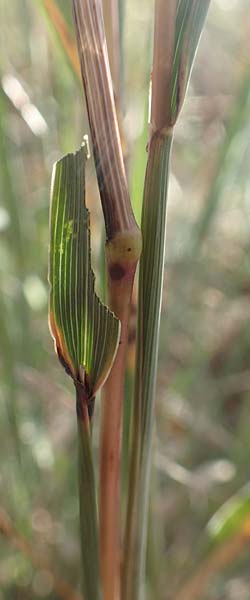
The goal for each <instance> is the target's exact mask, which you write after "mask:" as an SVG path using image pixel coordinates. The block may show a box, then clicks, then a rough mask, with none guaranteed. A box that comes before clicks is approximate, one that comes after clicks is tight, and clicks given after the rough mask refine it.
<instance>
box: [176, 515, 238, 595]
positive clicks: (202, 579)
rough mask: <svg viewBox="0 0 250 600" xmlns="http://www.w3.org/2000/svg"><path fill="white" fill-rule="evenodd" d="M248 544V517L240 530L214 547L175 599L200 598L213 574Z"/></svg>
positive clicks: (230, 561)
mask: <svg viewBox="0 0 250 600" xmlns="http://www.w3.org/2000/svg"><path fill="white" fill-rule="evenodd" d="M247 545H250V519H246V521H245V522H244V524H243V526H242V528H241V530H240V532H238V533H236V534H235V535H234V536H232V537H231V538H230V539H229V540H226V541H225V542H224V543H223V544H222V545H220V546H219V548H216V549H215V550H214V552H213V554H211V556H209V557H208V558H207V559H206V560H205V561H204V562H203V563H202V564H201V565H200V567H199V568H198V569H197V570H196V572H195V573H194V575H193V576H192V577H191V579H189V581H187V583H186V584H184V585H183V587H182V589H181V590H180V591H179V592H178V593H177V595H176V597H175V600H200V599H201V598H203V595H204V592H205V590H206V588H207V586H208V584H209V581H211V580H212V579H213V578H214V576H215V575H216V574H217V573H219V572H220V571H222V570H223V569H225V567H227V566H228V565H230V564H231V563H232V562H233V561H234V560H235V559H236V558H237V557H238V556H240V554H241V553H242V552H243V551H244V550H245V548H246V546H247Z"/></svg>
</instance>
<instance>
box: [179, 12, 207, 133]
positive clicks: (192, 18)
mask: <svg viewBox="0 0 250 600" xmlns="http://www.w3.org/2000/svg"><path fill="white" fill-rule="evenodd" d="M210 1H211V0H202V1H201V0H179V1H178V3H177V11H176V29H175V45H174V57H173V66H172V81H171V88H172V93H171V124H172V125H173V124H174V123H175V122H176V119H177V117H178V115H179V113H180V110H181V107H182V104H183V101H184V98H185V94H186V90H187V86H188V82H189V78H190V75H191V70H192V66H193V62H194V58H195V53H196V50H197V46H198V43H199V39H200V36H201V32H202V28H203V25H204V21H205V18H206V15H207V11H208V8H209V4H210Z"/></svg>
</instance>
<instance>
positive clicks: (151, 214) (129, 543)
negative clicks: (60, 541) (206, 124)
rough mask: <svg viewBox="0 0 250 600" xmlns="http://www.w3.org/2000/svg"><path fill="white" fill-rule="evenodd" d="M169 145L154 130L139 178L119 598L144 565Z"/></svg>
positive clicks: (131, 591)
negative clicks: (139, 245) (134, 347)
mask: <svg viewBox="0 0 250 600" xmlns="http://www.w3.org/2000/svg"><path fill="white" fill-rule="evenodd" d="M171 145H172V136H171V134H169V135H166V136H164V135H161V134H159V135H157V134H155V135H154V137H153V138H152V140H151V144H150V148H149V156H148V164H147V170H146V178H145V189H144V200H143V213H142V234H143V241H144V245H143V252H142V257H141V262H140V277H139V308H138V351H137V357H136V373H135V403H134V413H133V432H132V450H131V457H132V459H131V460H132V462H131V471H130V481H129V490H130V495H129V502H128V510H127V523H126V535H125V544H124V570H123V595H122V598H123V600H129V599H130V600H138V598H139V597H140V591H141V588H142V585H141V584H142V581H143V573H144V567H145V564H144V563H145V546H146V536H147V515H148V495H149V494H148V491H149V473H150V454H151V445H152V432H153V412H154V402H153V398H154V391H155V378H156V367H157V355H158V345H159V325H160V309H161V300H162V284H163V270H164V248H165V229H166V199H167V189H168V178H169V160H170V153H171ZM147 240H151V244H150V247H147ZM145 308H146V310H145ZM146 406H147V407H148V409H146ZM138 428H139V429H138Z"/></svg>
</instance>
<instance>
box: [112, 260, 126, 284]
mask: <svg viewBox="0 0 250 600" xmlns="http://www.w3.org/2000/svg"><path fill="white" fill-rule="evenodd" d="M125 273H126V271H125V269H124V268H123V267H122V266H121V265H119V263H115V264H114V265H111V266H110V267H109V274H110V277H111V279H114V280H116V281H119V279H122V278H123V277H124V275H125Z"/></svg>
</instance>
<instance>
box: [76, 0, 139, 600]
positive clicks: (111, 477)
mask: <svg viewBox="0 0 250 600" xmlns="http://www.w3.org/2000/svg"><path fill="white" fill-rule="evenodd" d="M73 9H74V17H75V25H76V35H77V42H78V50H79V56H80V62H81V71H82V79H83V84H84V91H85V96H86V103H87V110H88V116H89V123H90V129H91V137H92V143H93V153H94V159H95V165H96V172H97V179H98V185H99V190H100V196H101V202H102V208H103V213H104V220H105V227H106V236H107V243H106V260H107V285H108V304H109V307H110V308H111V310H113V311H114V313H115V315H116V316H117V317H118V318H119V319H120V321H121V339H120V345H119V350H118V352H117V356H116V359H115V362H114V365H113V368H112V371H111V374H110V376H109V378H108V380H107V383H106V384H105V386H104V391H103V396H102V425H101V459H100V552H101V573H102V585H103V597H104V600H115V598H117V594H118V593H119V592H118V589H119V579H120V567H119V555H120V531H119V530H120V527H119V523H120V470H121V436H122V403H123V386H124V375H125V357H126V346H127V337H128V320H129V314H130V304H131V295H132V288H133V281H134V275H135V270H136V265H137V262H138V258H139V255H140V250H141V236H140V232H139V230H138V227H137V225H136V222H135V218H134V215H133V212H132V208H131V204H130V198H129V192H128V185H127V180H126V174H125V168H124V162H123V156H122V147H121V141H120V136H119V128H118V122H117V116H116V111H115V103H114V95H113V86H112V79H111V73H110V67H109V61H108V52H107V45H106V40H105V32H104V23H103V14H102V3H101V1H100V0H93V1H92V2H90V0H73Z"/></svg>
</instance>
